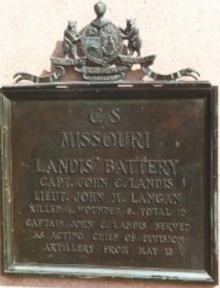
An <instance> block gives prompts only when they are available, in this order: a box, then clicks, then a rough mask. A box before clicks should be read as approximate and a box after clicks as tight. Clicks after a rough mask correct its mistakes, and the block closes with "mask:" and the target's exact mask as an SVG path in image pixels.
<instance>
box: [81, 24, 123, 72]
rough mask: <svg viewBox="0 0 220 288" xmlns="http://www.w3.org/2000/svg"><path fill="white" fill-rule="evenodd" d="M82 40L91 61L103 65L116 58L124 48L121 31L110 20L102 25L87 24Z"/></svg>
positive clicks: (84, 49) (83, 47)
mask: <svg viewBox="0 0 220 288" xmlns="http://www.w3.org/2000/svg"><path fill="white" fill-rule="evenodd" d="M81 41H82V46H81V47H82V49H83V51H84V53H85V55H86V56H87V57H88V58H89V59H90V60H91V61H93V62H95V63H98V64H103V66H106V64H107V63H108V62H110V61H112V60H114V59H115V58H116V57H117V56H118V55H119V54H120V53H121V51H122V48H123V41H122V37H121V31H120V30H119V28H118V27H116V26H115V25H114V24H113V23H111V22H109V21H108V22H107V23H104V24H102V25H101V27H99V26H98V25H97V24H96V23H91V24H90V25H88V26H86V28H85V29H84V31H83V33H82V37H81Z"/></svg>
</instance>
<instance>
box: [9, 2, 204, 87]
mask: <svg viewBox="0 0 220 288" xmlns="http://www.w3.org/2000/svg"><path fill="white" fill-rule="evenodd" d="M94 10H95V13H96V15H97V17H96V19H95V20H93V21H92V22H91V23H90V24H89V25H87V26H86V27H85V28H84V29H82V30H81V31H80V32H78V29H77V22H76V21H68V25H67V28H66V29H65V31H64V38H63V45H62V49H63V57H62V58H58V57H52V58H51V64H52V65H53V66H54V67H55V68H56V71H55V72H54V73H52V74H49V75H47V76H44V77H42V76H41V77H38V76H35V75H32V74H30V73H24V72H18V73H16V74H15V75H14V78H15V81H16V82H20V81H22V80H29V81H32V82H34V83H47V82H55V81H58V80H60V78H61V77H62V76H63V75H64V74H65V72H66V69H65V68H66V67H72V68H74V70H75V71H77V72H79V73H81V74H82V76H83V79H84V80H87V81H119V80H122V79H123V77H124V73H125V72H126V71H128V70H130V69H131V67H132V65H134V64H140V67H141V69H142V71H143V73H144V75H146V76H148V77H149V78H151V79H153V80H165V81H172V80H177V79H180V78H182V77H192V78H193V79H195V80H197V77H198V76H200V75H199V73H198V72H197V71H195V70H194V69H191V68H186V69H182V70H180V71H177V72H174V73H171V74H168V75H163V74H158V73H156V72H154V71H153V70H151V69H150V68H149V66H151V65H152V64H153V63H154V60H155V58H156V56H155V55H150V56H146V57H142V56H141V46H142V40H141V37H140V32H139V27H138V25H137V22H136V19H129V20H127V22H126V27H125V28H124V29H122V28H119V27H117V26H116V25H115V24H113V23H112V22H111V21H109V20H107V19H105V18H104V15H105V12H106V5H105V3H103V2H101V1H99V2H98V3H97V4H95V6H94ZM135 54H136V56H135Z"/></svg>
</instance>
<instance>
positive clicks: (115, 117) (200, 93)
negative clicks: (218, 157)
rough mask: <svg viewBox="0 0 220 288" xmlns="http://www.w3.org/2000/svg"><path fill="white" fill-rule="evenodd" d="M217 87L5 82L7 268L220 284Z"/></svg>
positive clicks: (92, 275)
mask: <svg viewBox="0 0 220 288" xmlns="http://www.w3.org/2000/svg"><path fill="white" fill-rule="evenodd" d="M213 91H214V90H213V88H212V87H211V86H210V85H209V84H208V83H203V84H197V85H195V84H194V85H177V84H175V85H171V84H169V85H163V87H153V86H152V85H146V84H140V83H139V84H137V85H135V84H134V85H133V87H126V86H123V85H122V87H120V88H119V87H116V86H115V85H110V84H108V85H101V84H100V85H91V87H88V85H87V84H85V85H82V84H81V86H77V85H75V86H74V85H72V86H66V87H64V88H63V89H62V88H60V89H57V88H56V86H54V87H53V86H41V88H37V86H33V87H24V88H23V87H20V88H19V85H17V86H15V87H8V88H3V90H2V104H3V125H2V141H3V153H2V162H3V167H2V169H3V172H4V173H3V185H2V187H3V204H4V205H3V209H4V211H3V214H4V217H3V221H4V225H3V226H4V231H3V232H4V239H5V242H4V251H5V252H4V253H5V254H4V271H5V272H6V273H24V274H40V275H47V274H55V275H59V276H85V277H107V276H109V277H123V278H142V279H168V280H182V281H203V282H212V281H216V277H217V274H216V271H217V263H216V261H217V260H216V259H217V256H216V249H217V240H216V238H214V235H215V232H216V229H217V225H216V222H215V221H216V215H215V213H216V207H215V205H216V204H217V202H216V198H215V197H216V195H215V194H214V192H215V193H216V191H214V176H215V171H214V159H215V158H214V157H215V154H213V141H214V140H215V138H214V134H213V133H214V129H215V128H214V108H215V104H214V102H215V100H214V92H213Z"/></svg>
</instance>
